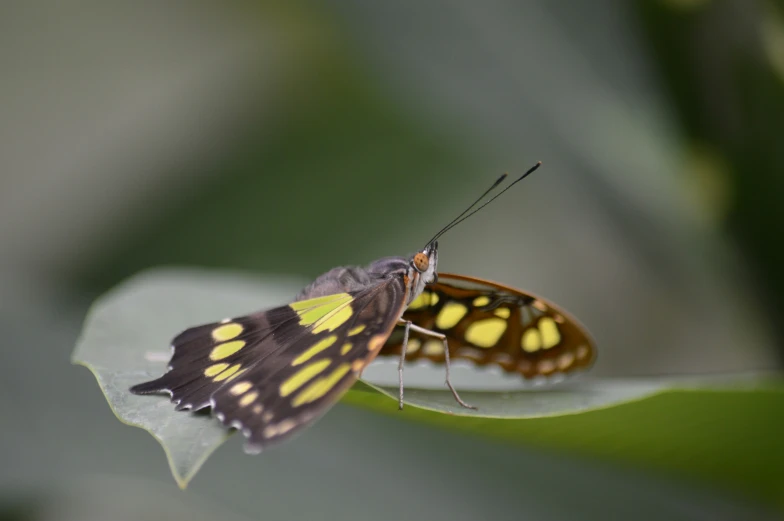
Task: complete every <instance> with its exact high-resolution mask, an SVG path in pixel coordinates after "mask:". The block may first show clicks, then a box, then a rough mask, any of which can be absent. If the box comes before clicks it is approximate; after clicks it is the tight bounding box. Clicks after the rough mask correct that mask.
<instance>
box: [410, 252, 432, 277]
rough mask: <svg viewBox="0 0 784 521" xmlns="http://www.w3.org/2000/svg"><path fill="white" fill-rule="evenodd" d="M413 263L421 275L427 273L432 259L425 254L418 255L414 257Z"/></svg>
mask: <svg viewBox="0 0 784 521" xmlns="http://www.w3.org/2000/svg"><path fill="white" fill-rule="evenodd" d="M413 263H414V267H415V268H416V269H417V271H419V272H420V273H421V272H424V271H427V268H428V266H430V259H428V258H427V255H425V254H424V253H417V254H416V255H414V260H413Z"/></svg>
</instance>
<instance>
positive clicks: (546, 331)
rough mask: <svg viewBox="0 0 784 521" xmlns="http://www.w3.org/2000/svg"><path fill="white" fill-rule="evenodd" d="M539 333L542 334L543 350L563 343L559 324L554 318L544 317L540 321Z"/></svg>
mask: <svg viewBox="0 0 784 521" xmlns="http://www.w3.org/2000/svg"><path fill="white" fill-rule="evenodd" d="M539 332H540V333H541V334H542V347H543V348H545V349H550V348H551V347H555V346H557V345H558V344H560V343H561V332H560V331H559V330H558V324H556V323H555V320H553V319H552V318H550V317H542V318H540V319H539Z"/></svg>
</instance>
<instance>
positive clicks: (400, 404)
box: [397, 320, 411, 411]
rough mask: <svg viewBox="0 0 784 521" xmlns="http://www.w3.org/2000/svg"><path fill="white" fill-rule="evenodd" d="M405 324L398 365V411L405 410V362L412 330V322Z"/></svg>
mask: <svg viewBox="0 0 784 521" xmlns="http://www.w3.org/2000/svg"><path fill="white" fill-rule="evenodd" d="M403 323H404V324H405V328H406V329H405V330H404V332H403V347H402V349H401V350H400V362H398V364H397V379H398V383H399V384H400V393H399V400H398V405H397V407H398V409H399V410H401V411H402V410H403V362H405V361H406V351H407V350H408V332H409V330H410V329H411V321H410V320H404V321H403Z"/></svg>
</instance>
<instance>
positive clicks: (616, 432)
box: [73, 269, 784, 500]
mask: <svg viewBox="0 0 784 521" xmlns="http://www.w3.org/2000/svg"><path fill="white" fill-rule="evenodd" d="M301 286H302V284H301V282H300V281H294V280H289V281H281V279H276V281H274V282H271V281H264V280H261V279H257V278H250V277H247V276H241V275H236V274H228V273H226V272H217V271H215V272H210V271H199V270H175V269H161V270H154V271H151V272H145V273H143V274H141V275H138V276H136V277H134V278H132V279H130V280H129V281H127V282H126V283H124V284H123V285H121V286H120V287H119V288H116V289H115V290H113V291H111V292H109V293H108V294H107V295H105V296H103V297H101V298H100V299H99V300H98V301H97V302H96V303H95V305H94V306H93V308H92V310H91V311H90V313H89V315H88V317H87V320H86V323H85V326H84V331H83V333H82V337H81V338H80V340H79V342H78V345H77V347H76V350H75V351H74V355H73V361H74V362H75V363H78V364H81V365H84V366H86V367H87V368H89V369H90V370H91V371H92V372H93V374H94V375H95V377H96V378H97V380H98V383H99V385H100V387H101V389H102V390H103V392H104V394H105V395H106V398H107V400H108V402H109V405H110V406H111V408H112V410H113V411H114V413H115V414H116V415H117V417H118V418H119V419H120V420H121V421H123V422H125V423H128V424H129V425H135V426H138V427H141V428H143V429H145V430H147V431H149V432H150V433H151V434H152V435H153V436H154V437H155V438H156V439H157V440H158V441H159V442H160V443H161V445H162V446H163V449H164V451H165V452H166V455H167V457H168V459H169V464H170V466H171V469H172V473H173V475H174V477H175V479H176V481H177V483H178V484H179V485H180V486H181V487H183V488H184V487H185V486H186V485H187V483H188V481H189V480H190V479H191V478H192V477H193V476H194V474H195V473H196V472H197V471H198V469H199V467H200V466H201V464H202V463H203V462H204V461H205V460H206V458H207V457H208V456H209V455H210V454H211V453H212V451H213V450H215V449H216V448H217V447H218V446H219V445H220V444H221V443H223V441H225V439H226V438H227V433H226V431H225V430H224V429H223V428H222V427H220V425H219V424H218V422H217V421H215V420H213V419H212V418H211V416H210V415H209V414H192V413H187V412H177V411H175V410H174V407H173V406H172V404H171V403H170V402H169V401H168V400H166V399H164V398H162V397H150V396H135V395H132V394H130V393H129V392H128V388H129V387H130V386H131V385H133V384H135V383H138V382H141V381H144V380H147V379H150V378H153V377H157V376H159V375H161V374H162V373H163V372H164V371H165V369H166V364H167V362H168V359H169V356H170V350H169V348H168V345H169V341H170V340H171V338H172V337H173V336H174V334H176V333H177V332H179V331H180V330H182V329H185V328H186V327H189V326H192V325H195V324H199V323H203V322H210V321H214V320H216V319H221V318H225V317H230V316H237V315H242V314H245V313H248V312H250V311H255V310H258V309H263V308H267V307H271V306H274V305H279V304H282V303H284V302H287V301H288V300H289V299H290V298H291V297H292V296H293V295H294V294H295V293H297V291H298V290H299V289H300V287H301ZM600 349H601V346H600ZM396 393H397V390H396V389H394V388H385V387H382V386H374V385H371V384H368V383H367V382H358V383H357V384H356V385H355V386H354V387H353V388H352V389H351V390H350V391H349V392H348V393H347V394H346V396H345V398H344V401H345V402H347V403H350V404H354V405H359V406H362V407H367V408H371V409H374V410H377V411H380V412H384V413H389V414H395V415H396V417H399V418H401V419H407V420H414V421H421V422H425V423H429V424H433V425H438V426H441V427H447V428H450V429H456V430H464V431H467V432H471V433H474V434H477V435H481V436H488V437H492V438H496V439H499V440H504V441H506V442H512V443H521V444H522V443H525V444H528V445H534V446H540V447H546V448H551V449H558V450H568V451H571V452H573V453H578V454H584V455H591V456H598V457H602V458H604V459H609V460H614V461H620V462H624V463H626V464H636V465H644V466H649V467H652V468H658V469H663V470H667V471H677V472H679V473H683V474H685V475H688V476H692V477H698V478H703V479H707V480H711V481H713V482H716V483H719V484H722V485H725V486H728V487H731V488H734V489H736V490H741V491H744V492H747V493H751V494H752V495H755V496H758V497H762V498H766V499H768V500H774V499H777V498H779V496H780V495H781V493H782V492H784V451H782V450H781V449H780V440H781V439H782V436H783V435H784V417H783V415H782V414H781V412H782V411H784V385H782V382H781V380H780V379H778V378H772V377H769V378H761V377H759V376H757V377H755V376H753V375H751V376H745V377H744V376H735V377H713V378H708V377H701V378H668V379H652V378H648V379H643V378H637V379H625V380H599V381H591V380H587V379H586V380H583V381H581V382H580V381H578V382H575V383H571V384H569V385H565V384H562V385H559V386H554V387H550V388H546V389H544V390H520V391H462V392H461V396H462V397H463V398H464V399H465V400H466V401H468V402H470V403H472V404H474V405H477V406H478V407H479V411H477V412H475V411H469V410H466V409H462V408H460V407H459V406H457V404H456V403H455V402H454V400H453V399H452V396H451V394H450V393H449V392H448V391H445V390H440V389H416V388H410V387H407V388H406V395H405V396H406V404H407V406H406V407H405V409H404V410H403V411H402V412H399V411H397V397H396Z"/></svg>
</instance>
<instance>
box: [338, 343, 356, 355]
mask: <svg viewBox="0 0 784 521" xmlns="http://www.w3.org/2000/svg"><path fill="white" fill-rule="evenodd" d="M352 347H354V345H353V344H352V343H351V342H346V343H345V344H343V347H341V348H340V354H341V355H343V356H345V355H347V354H348V352H349V351H351V348H352Z"/></svg>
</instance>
